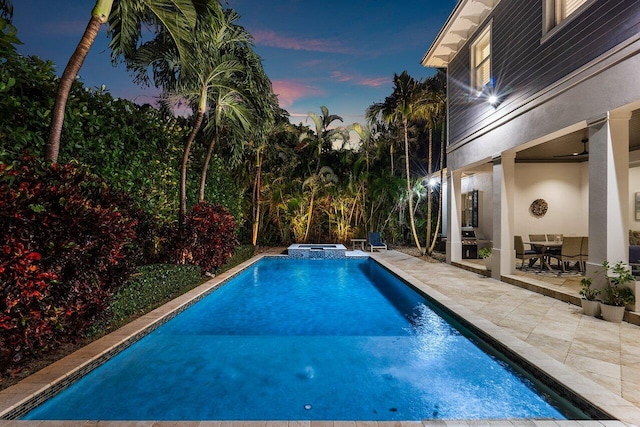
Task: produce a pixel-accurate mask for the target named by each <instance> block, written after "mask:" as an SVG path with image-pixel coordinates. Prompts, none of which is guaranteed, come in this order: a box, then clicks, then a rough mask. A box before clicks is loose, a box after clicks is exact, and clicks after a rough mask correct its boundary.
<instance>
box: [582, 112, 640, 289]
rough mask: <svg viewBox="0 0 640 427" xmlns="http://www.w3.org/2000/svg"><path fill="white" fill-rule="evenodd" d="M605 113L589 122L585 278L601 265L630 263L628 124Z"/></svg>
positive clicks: (628, 115) (620, 115) (625, 116)
mask: <svg viewBox="0 0 640 427" xmlns="http://www.w3.org/2000/svg"><path fill="white" fill-rule="evenodd" d="M630 119H631V113H629V112H625V113H612V112H608V113H606V114H604V115H603V116H601V117H596V118H594V119H592V120H589V122H588V125H589V261H588V262H587V275H588V276H590V277H594V278H596V280H603V279H602V278H601V277H600V276H602V275H597V274H596V272H598V271H599V272H601V271H602V262H603V261H605V260H608V261H609V262H610V263H615V262H617V261H623V262H628V261H629V237H628V230H627V228H628V224H629V218H628V217H629V120H630Z"/></svg>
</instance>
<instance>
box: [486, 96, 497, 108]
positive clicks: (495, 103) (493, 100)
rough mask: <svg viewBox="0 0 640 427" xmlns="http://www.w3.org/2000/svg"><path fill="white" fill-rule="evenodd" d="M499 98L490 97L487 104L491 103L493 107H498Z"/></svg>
mask: <svg viewBox="0 0 640 427" xmlns="http://www.w3.org/2000/svg"><path fill="white" fill-rule="evenodd" d="M498 101H499V99H498V97H497V96H496V95H489V97H488V98H487V102H489V105H491V106H492V107H495V106H497V105H498Z"/></svg>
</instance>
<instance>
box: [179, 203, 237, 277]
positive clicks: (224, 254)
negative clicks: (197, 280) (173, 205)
mask: <svg viewBox="0 0 640 427" xmlns="http://www.w3.org/2000/svg"><path fill="white" fill-rule="evenodd" d="M235 230H236V222H235V219H234V218H233V215H231V214H230V213H229V211H228V210H227V209H225V208H224V207H222V206H218V205H210V204H208V203H206V202H201V203H198V204H197V205H195V206H194V207H193V208H191V210H190V211H189V212H188V213H187V216H186V218H185V225H184V227H183V228H182V229H181V230H179V231H178V232H177V233H176V234H175V243H174V244H173V245H172V247H171V248H170V249H169V255H168V257H169V258H170V259H171V260H172V261H174V262H177V263H179V264H193V265H197V266H199V267H200V268H201V269H202V271H205V272H207V271H208V272H213V271H214V270H215V269H216V268H218V267H220V266H222V265H223V264H224V263H225V262H226V261H227V260H228V259H229V257H231V255H233V252H234V251H235V249H236V247H237V246H238V239H237V238H236V235H235Z"/></svg>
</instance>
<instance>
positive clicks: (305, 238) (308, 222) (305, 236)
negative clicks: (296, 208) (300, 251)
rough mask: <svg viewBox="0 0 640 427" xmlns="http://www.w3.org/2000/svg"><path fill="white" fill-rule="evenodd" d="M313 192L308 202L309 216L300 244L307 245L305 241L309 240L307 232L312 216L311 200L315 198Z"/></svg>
mask: <svg viewBox="0 0 640 427" xmlns="http://www.w3.org/2000/svg"><path fill="white" fill-rule="evenodd" d="M315 195H316V193H315V191H314V192H313V193H311V201H310V202H309V216H308V218H307V229H306V230H305V232H304V239H302V243H307V239H308V238H309V230H310V229H311V217H312V216H313V199H314V198H315Z"/></svg>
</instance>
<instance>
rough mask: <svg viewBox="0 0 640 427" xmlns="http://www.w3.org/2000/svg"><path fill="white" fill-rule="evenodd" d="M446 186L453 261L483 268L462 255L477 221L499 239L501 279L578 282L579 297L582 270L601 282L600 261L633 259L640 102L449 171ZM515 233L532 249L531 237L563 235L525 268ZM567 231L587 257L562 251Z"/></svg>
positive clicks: (485, 236) (573, 285) (497, 274)
mask: <svg viewBox="0 0 640 427" xmlns="http://www.w3.org/2000/svg"><path fill="white" fill-rule="evenodd" d="M460 149H461V150H464V149H465V147H461V148H460ZM447 187H448V188H447V192H448V198H449V202H448V203H449V204H448V206H449V208H450V212H449V217H448V221H449V226H448V230H449V236H448V242H447V245H448V246H447V261H448V262H450V263H454V264H458V265H470V266H476V267H479V263H478V262H476V261H474V260H472V259H465V256H464V250H463V245H464V237H462V231H461V230H464V229H465V228H466V227H471V228H473V229H474V230H475V231H476V234H477V235H478V242H479V247H483V246H484V247H492V248H493V257H492V258H493V260H492V269H491V270H492V271H491V275H492V277H493V278H495V279H499V280H504V281H509V280H512V279H511V278H513V277H526V278H530V279H532V280H538V281H542V282H546V283H549V284H551V285H553V286H555V287H564V288H567V289H572V291H571V292H570V293H573V294H575V295H576V296H577V295H578V291H579V289H580V277H582V275H587V276H590V277H593V278H594V280H595V281H596V284H597V286H599V287H602V286H604V275H602V274H599V272H601V270H602V262H603V261H604V260H609V261H610V262H617V261H623V262H625V263H628V262H629V244H630V241H629V232H630V230H637V229H640V221H638V220H637V219H636V218H637V216H636V215H637V213H636V210H637V206H636V205H637V203H636V193H640V110H638V108H637V105H635V104H630V105H628V106H626V107H624V108H621V109H618V110H617V111H615V112H609V113H607V114H605V115H604V116H602V117H599V118H595V119H590V120H585V121H582V122H579V123H576V124H575V125H573V126H570V127H568V128H565V129H562V130H560V131H556V132H553V133H552V134H549V135H545V136H543V137H540V138H536V139H534V140H531V141H529V142H527V143H525V144H520V145H518V146H517V147H515V148H513V149H509V150H506V151H504V152H502V153H501V154H500V155H497V156H493V157H491V158H487V159H484V160H482V161H479V162H476V163H474V164H472V165H469V166H466V167H464V168H461V169H458V170H455V171H451V172H449V173H448V182H447ZM471 199H474V200H475V199H477V202H475V203H474V204H470V203H468V202H467V201H468V200H471ZM515 236H519V238H520V239H521V240H522V241H523V242H524V246H525V249H527V250H532V249H536V246H538V245H531V242H534V241H537V240H539V239H540V238H543V239H544V238H545V237H546V238H547V241H548V242H552V241H553V240H554V238H553V236H557V237H555V240H556V241H555V242H554V243H550V244H548V246H551V247H552V248H546V249H547V250H549V249H554V248H553V246H555V248H557V249H556V251H557V252H556V255H554V256H553V257H549V256H548V255H549V253H547V254H546V255H545V256H544V257H543V256H541V257H540V259H539V260H537V261H535V264H534V266H533V267H529V265H528V263H525V266H526V268H524V269H522V271H521V270H520V268H521V264H522V261H521V260H518V259H516V250H517V249H518V248H516V247H515V245H514V237H515ZM540 236H541V237H540ZM563 237H566V238H567V239H566V240H567V242H568V241H570V240H571V241H574V240H575V241H580V240H579V239H582V242H583V250H582V251H583V254H582V257H580V256H578V255H576V256H575V257H570V256H569V257H567V256H565V257H561V256H560V255H559V253H560V251H561V248H562V247H563V246H565V245H564V244H563V242H562V240H563ZM516 241H517V239H516ZM579 246H580V245H579V244H578V247H579ZM543 258H544V260H545V262H540V260H541V259H543ZM560 259H562V260H563V261H566V263H564V266H565V267H566V271H562V269H561V268H559V267H561V266H562V264H561V263H560ZM581 259H582V260H583V262H580V260H581ZM516 261H517V262H516ZM551 264H553V266H551ZM578 267H585V268H584V270H586V271H582V272H581V271H579V269H578ZM474 268H475V267H474Z"/></svg>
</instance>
